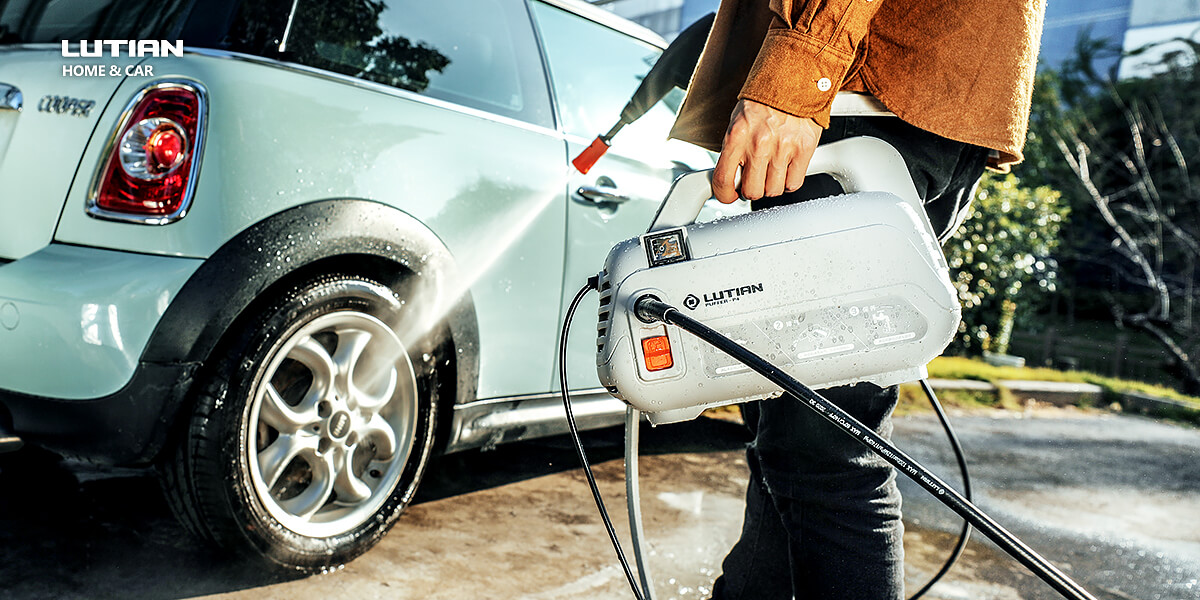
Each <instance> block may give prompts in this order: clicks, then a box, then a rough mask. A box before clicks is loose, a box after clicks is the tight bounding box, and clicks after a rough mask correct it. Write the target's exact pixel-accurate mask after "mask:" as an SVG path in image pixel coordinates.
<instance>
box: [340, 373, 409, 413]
mask: <svg viewBox="0 0 1200 600" xmlns="http://www.w3.org/2000/svg"><path fill="white" fill-rule="evenodd" d="M374 372H375V373H377V375H376V379H375V381H372V382H369V383H368V384H367V385H366V386H358V385H356V386H355V387H354V388H353V389H351V390H350V396H351V397H352V398H354V399H355V400H356V401H357V403H358V408H360V409H362V410H363V411H365V412H368V413H376V412H378V411H379V409H381V408H383V407H384V405H386V404H387V403H388V402H389V401H390V400H391V399H392V396H393V395H395V393H396V384H397V382H398V381H399V379H400V378H399V374H398V373H397V372H396V366H395V365H391V364H386V365H381V366H380V367H378V368H376V369H375V370H374ZM385 377H386V380H385V379H384V378H385ZM381 382H382V383H381Z"/></svg>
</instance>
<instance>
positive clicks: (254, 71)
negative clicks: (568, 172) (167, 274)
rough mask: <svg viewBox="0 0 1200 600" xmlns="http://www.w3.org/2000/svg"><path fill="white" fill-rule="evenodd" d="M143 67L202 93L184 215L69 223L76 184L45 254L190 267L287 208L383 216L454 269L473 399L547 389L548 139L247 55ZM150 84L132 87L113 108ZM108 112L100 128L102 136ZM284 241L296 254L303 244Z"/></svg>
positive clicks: (552, 316)
mask: <svg viewBox="0 0 1200 600" xmlns="http://www.w3.org/2000/svg"><path fill="white" fill-rule="evenodd" d="M154 67H155V73H156V78H155V79H157V78H158V77H157V76H158V75H161V76H162V77H164V78H173V79H185V80H186V79H194V80H197V81H202V82H203V83H204V85H205V86H206V87H207V88H208V90H209V115H208V117H209V118H208V124H209V125H208V132H207V145H206V149H205V155H204V157H203V162H202V164H201V166H200V178H199V181H198V183H197V186H196V195H195V198H194V199H193V200H192V204H191V209H190V210H189V212H188V215H187V216H186V217H185V218H183V219H181V220H180V221H178V222H176V223H172V224H170V225H165V226H159V227H147V226H143V225H136V224H128V223H119V222H102V221H98V220H96V219H93V218H91V217H89V216H87V215H86V214H84V212H83V210H82V207H83V205H84V202H85V199H86V197H87V193H88V189H87V188H88V183H87V182H86V181H85V180H83V178H76V182H75V185H73V186H72V188H71V194H70V197H69V201H68V207H69V208H68V210H67V211H65V213H64V215H63V218H62V222H61V224H60V226H59V232H58V235H57V239H58V241H61V242H68V243H72V244H82V245H89V246H96V247H109V248H122V249H126V250H130V251H135V252H147V253H161V254H171V255H175V256H186V257H197V258H205V257H207V256H209V255H211V254H212V253H213V252H214V251H215V250H216V249H217V248H219V247H220V246H221V245H222V244H224V243H225V242H227V241H228V240H229V239H230V238H232V237H233V236H234V235H236V234H237V233H238V232H239V231H241V230H243V229H245V228H246V227H247V226H249V225H250V224H252V223H256V222H258V221H261V220H263V219H265V218H267V217H269V216H271V215H273V214H276V213H279V212H281V211H283V210H285V209H287V208H290V207H293V206H296V205H299V204H304V203H308V202H313V201H318V200H324V199H328V198H363V199H370V200H374V201H378V202H382V203H385V204H388V205H390V206H393V207H396V208H398V209H400V210H403V211H404V212H406V213H408V214H410V215H412V216H414V217H415V218H416V219H418V220H419V221H421V222H423V223H425V224H426V225H427V226H428V227H429V228H430V229H431V230H433V231H436V232H437V233H438V235H439V236H440V237H441V239H442V241H443V242H444V243H445V245H446V247H448V248H449V249H450V251H451V253H452V254H453V255H454V257H455V261H456V262H457V264H458V265H459V266H460V269H461V271H462V273H463V276H464V280H463V281H465V282H466V288H465V289H464V290H460V292H466V291H468V290H469V291H470V293H471V294H472V295H473V296H474V297H475V301H476V308H477V311H478V318H479V331H480V342H481V344H482V345H485V346H487V347H492V346H495V347H497V348H499V349H501V351H499V352H495V353H489V354H488V355H487V356H486V357H484V358H483V359H482V364H481V368H480V388H479V390H480V391H479V393H480V394H481V395H484V396H485V397H486V396H503V395H511V394H521V393H536V392H544V391H546V389H547V388H546V386H547V385H548V374H549V373H550V370H551V361H552V357H551V356H550V353H548V352H545V351H544V350H542V351H540V352H539V351H538V348H546V347H553V344H554V339H555V334H556V331H557V318H556V315H557V312H558V302H559V299H558V291H559V290H560V289H561V279H562V261H563V258H562V257H563V253H562V245H563V243H564V239H565V229H564V227H565V225H564V220H565V210H566V208H565V200H564V198H563V190H564V188H565V184H564V182H563V180H564V177H565V175H564V172H563V170H562V169H561V168H558V165H562V164H563V163H564V162H565V158H564V156H565V150H564V147H563V141H562V138H561V136H560V135H559V134H557V133H556V132H553V131H550V130H547V129H544V128H539V127H535V126H530V125H526V124H514V122H513V121H512V120H511V119H503V118H499V117H497V118H485V117H484V116H481V115H479V114H476V112H477V111H468V110H459V109H456V108H451V107H450V106H448V105H447V103H441V102H437V101H432V100H430V99H427V98H424V97H421V96H418V95H415V94H410V93H408V92H404V91H401V90H396V89H393V88H387V87H385V86H380V85H374V84H367V83H365V82H361V83H363V85H344V84H343V83H342V82H341V81H339V79H340V78H341V76H337V75H333V74H328V75H327V76H318V75H315V74H311V75H310V74H308V73H304V72H301V70H300V69H294V68H279V67H277V66H275V65H272V64H269V63H268V62H266V61H259V60H253V59H249V58H246V57H241V58H239V57H232V56H218V55H212V56H206V55H199V54H187V55H185V57H183V58H179V59H158V60H155V61H154ZM346 79H349V78H346ZM151 81H154V79H148V80H147V79H143V80H139V79H135V78H131V79H129V80H127V81H126V82H125V84H123V85H122V86H121V88H120V89H119V90H118V92H117V94H116V98H118V99H120V98H126V97H131V96H132V95H133V94H135V93H136V92H137V90H139V89H141V87H143V86H145V85H147V84H149V83H150V82H151ZM117 104H118V103H117V102H114V103H113V108H110V109H109V111H106V113H105V115H104V119H103V121H102V123H101V127H102V129H103V128H107V129H108V130H111V128H112V127H113V126H114V125H113V124H114V123H115V121H116V115H115V114H113V113H114V112H116V108H115V107H116V106H117ZM103 137H104V136H96V137H95V138H94V139H93V142H92V144H90V145H89V147H88V150H87V152H86V153H85V154H84V158H83V165H85V167H86V166H88V165H93V166H92V167H91V168H92V169H94V168H97V167H96V166H95V165H99V164H100V162H101V160H102V157H101V156H100V151H101V148H102V146H103V144H101V143H99V142H100V141H101V138H103ZM466 140H470V142H465V141H466ZM217 166H219V168H218V167H217ZM72 207H73V208H75V209H72ZM313 226H314V227H316V226H320V224H319V223H315V224H314V225H313ZM294 235H295V238H294V243H296V244H301V243H306V241H305V236H304V232H303V231H298V232H296V233H295V234H294ZM396 243H397V244H398V245H399V244H402V243H403V240H402V239H397V240H396ZM262 266H263V268H267V269H278V270H287V269H289V268H291V267H292V265H290V264H289V263H288V262H287V259H286V257H285V256H280V257H279V260H272V257H271V256H264V257H263V260H262ZM511 306H521V307H524V308H523V309H522V310H519V311H510V310H507V307H511Z"/></svg>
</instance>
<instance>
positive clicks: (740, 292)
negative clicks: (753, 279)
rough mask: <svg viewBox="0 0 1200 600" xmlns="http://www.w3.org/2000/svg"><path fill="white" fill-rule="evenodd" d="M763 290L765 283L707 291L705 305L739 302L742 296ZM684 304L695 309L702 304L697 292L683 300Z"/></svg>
mask: <svg viewBox="0 0 1200 600" xmlns="http://www.w3.org/2000/svg"><path fill="white" fill-rule="evenodd" d="M761 291H763V284H761V283H755V284H751V285H743V286H741V287H736V288H729V289H727V290H716V291H713V292H706V293H705V294H704V306H705V308H707V307H709V306H719V305H721V304H728V303H730V302H737V301H738V300H741V299H742V296H746V295H749V294H757V293H758V292H761ZM683 305H684V306H686V307H688V308H690V309H693V310H695V308H696V307H697V306H699V305H700V300H699V299H697V298H696V296H695V294H688V297H687V298H685V299H684V301H683Z"/></svg>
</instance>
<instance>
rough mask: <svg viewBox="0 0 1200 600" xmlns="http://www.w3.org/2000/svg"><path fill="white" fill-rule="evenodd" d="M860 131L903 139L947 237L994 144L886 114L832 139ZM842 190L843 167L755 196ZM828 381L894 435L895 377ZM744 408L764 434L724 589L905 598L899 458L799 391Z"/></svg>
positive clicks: (835, 126)
mask: <svg viewBox="0 0 1200 600" xmlns="http://www.w3.org/2000/svg"><path fill="white" fill-rule="evenodd" d="M859 135H869V136H874V137H878V138H881V139H883V140H885V141H887V142H888V143H890V144H892V146H894V147H895V148H896V149H897V150H899V151H900V154H901V155H903V156H904V159H905V162H906V163H907V165H908V169H909V172H910V174H911V175H912V178H913V183H914V184H915V185H916V188H917V193H918V195H919V196H920V197H921V198H922V200H923V201H924V203H925V208H926V211H927V212H928V214H929V218H930V222H931V223H932V224H933V228H934V231H935V232H938V233H939V239H941V241H943V242H945V240H946V238H948V237H949V236H950V235H951V234H953V232H954V230H955V229H957V228H958V226H959V225H960V224H961V223H962V220H963V219H964V218H965V217H966V214H967V213H968V208H969V204H970V199H971V194H972V191H973V188H974V186H975V184H976V182H977V181H978V180H979V176H980V175H981V174H982V173H983V169H984V166H985V164H986V161H987V155H988V151H987V150H986V149H984V148H980V147H978V146H972V145H969V144H963V143H960V142H955V141H952V140H948V139H945V138H942V137H940V136H937V135H934V134H931V133H928V132H925V131H922V130H920V129H917V128H915V127H913V126H911V125H908V124H906V123H904V122H903V121H900V120H899V119H895V118H884V117H854V118H835V119H833V122H832V123H831V125H830V127H829V129H827V130H826V131H825V133H824V134H823V135H822V136H821V142H822V143H828V142H832V141H836V140H839V139H842V138H846V137H854V136H859ZM837 193H841V188H840V187H839V186H838V185H837V183H836V182H834V181H833V179H832V178H830V177H827V176H821V177H809V178H806V179H805V183H804V187H803V188H801V189H800V190H799V191H797V192H794V193H792V194H787V195H784V196H781V197H778V198H768V199H764V200H760V201H757V202H755V203H754V206H755V208H756V209H759V208H765V207H770V206H778V205H781V204H790V203H793V202H802V201H804V200H808V199H812V198H821V197H825V196H830V195H833V194H837ZM864 219H869V215H866V216H864ZM852 250H853V249H848V251H852ZM821 393H822V394H823V395H824V396H825V397H826V398H829V399H830V400H831V401H833V402H834V403H835V404H837V405H838V406H840V407H842V408H843V409H845V410H846V411H847V412H849V413H850V414H851V415H853V416H854V417H855V418H856V419H858V420H859V421H862V422H863V423H864V424H866V425H867V426H868V427H871V428H872V429H874V430H875V432H876V433H878V434H880V435H881V436H883V437H884V438H888V437H890V436H891V432H892V423H891V414H892V410H893V409H894V408H895V406H896V399H897V391H896V388H895V387H894V386H893V387H889V388H880V387H877V386H874V385H871V384H866V383H863V384H858V385H855V386H845V387H839V388H831V389H826V390H823V391H822V392H821ZM742 410H743V417H744V419H745V421H746V426H747V427H749V428H750V430H751V431H752V432H753V433H754V434H755V439H754V441H753V442H752V443H751V444H750V446H749V447H748V448H747V450H746V456H747V459H748V462H749V464H750V484H749V485H748V486H747V490H746V515H745V520H744V522H743V525H742V535H741V539H739V540H738V542H737V544H735V545H734V547H733V549H732V550H730V552H729V555H728V556H726V557H725V561H724V563H723V565H722V567H723V573H722V575H721V576H720V577H719V578H718V579H717V581H716V584H715V586H714V588H713V598H714V599H720V600H732V599H744V600H777V599H778V600H787V599H790V598H795V599H796V600H813V599H837V600H899V599H901V598H903V594H904V548H903V546H902V545H901V537H902V535H903V532H904V525H903V523H902V522H901V520H900V492H899V490H898V489H897V488H896V473H895V471H894V470H893V469H892V467H891V466H890V465H888V464H887V463H886V462H885V461H884V460H883V459H881V458H879V457H877V456H875V454H873V453H872V452H870V451H869V450H867V449H866V448H865V447H863V446H862V445H860V444H859V443H858V442H856V441H855V440H853V439H852V438H850V437H849V436H847V435H846V434H844V433H842V432H841V431H838V429H837V428H836V427H834V426H832V425H830V424H829V423H828V422H827V421H825V419H823V418H822V417H820V416H818V415H817V414H815V413H814V412H812V411H811V410H810V409H808V408H805V407H804V406H802V405H801V403H800V402H799V401H798V400H796V399H794V398H792V397H790V396H784V397H781V398H776V399H774V400H764V401H762V402H756V403H751V404H747V405H745V406H743V408H742Z"/></svg>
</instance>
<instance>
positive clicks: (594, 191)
mask: <svg viewBox="0 0 1200 600" xmlns="http://www.w3.org/2000/svg"><path fill="white" fill-rule="evenodd" d="M575 195H576V196H579V197H581V198H583V199H584V201H583V202H581V203H582V204H595V205H596V206H604V205H610V206H611V205H613V204H622V203H625V202H628V201H629V196H625V195H623V194H621V193H620V192H618V191H617V188H613V187H599V186H594V187H593V186H590V185H585V186H583V187H580V188H579V189H578V190H575Z"/></svg>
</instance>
